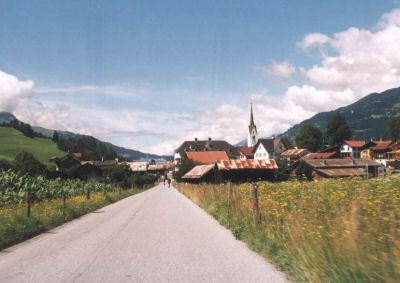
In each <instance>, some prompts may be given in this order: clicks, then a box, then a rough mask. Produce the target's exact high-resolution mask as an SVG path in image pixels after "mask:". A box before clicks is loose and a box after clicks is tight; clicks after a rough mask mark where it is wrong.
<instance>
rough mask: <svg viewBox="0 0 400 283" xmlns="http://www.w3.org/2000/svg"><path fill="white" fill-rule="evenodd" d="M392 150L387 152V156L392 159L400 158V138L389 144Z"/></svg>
mask: <svg viewBox="0 0 400 283" xmlns="http://www.w3.org/2000/svg"><path fill="white" fill-rule="evenodd" d="M389 148H390V150H391V151H389V152H387V153H386V154H387V158H388V160H390V161H395V160H400V140H398V141H396V142H393V143H392V144H391V145H390V146H389Z"/></svg>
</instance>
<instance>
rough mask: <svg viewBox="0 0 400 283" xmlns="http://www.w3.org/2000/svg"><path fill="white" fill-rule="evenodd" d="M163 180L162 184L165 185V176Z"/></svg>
mask: <svg viewBox="0 0 400 283" xmlns="http://www.w3.org/2000/svg"><path fill="white" fill-rule="evenodd" d="M163 182H164V186H165V176H163Z"/></svg>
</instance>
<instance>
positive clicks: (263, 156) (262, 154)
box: [254, 143, 269, 160]
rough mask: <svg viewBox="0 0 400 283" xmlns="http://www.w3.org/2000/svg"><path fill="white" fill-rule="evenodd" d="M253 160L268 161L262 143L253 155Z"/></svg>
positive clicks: (266, 152) (267, 155)
mask: <svg viewBox="0 0 400 283" xmlns="http://www.w3.org/2000/svg"><path fill="white" fill-rule="evenodd" d="M254 159H256V160H264V159H269V154H268V151H267V150H266V149H265V147H264V146H263V145H262V143H260V144H259V145H258V147H257V149H256V152H255V153H254Z"/></svg>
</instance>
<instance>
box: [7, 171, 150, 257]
mask: <svg viewBox="0 0 400 283" xmlns="http://www.w3.org/2000/svg"><path fill="white" fill-rule="evenodd" d="M148 187H150V185H147V186H146V187H145V188H144V189H134V188H131V189H128V190H119V189H116V188H115V187H114V186H112V185H109V184H102V183H94V182H84V181H80V180H63V181H57V180H47V179H46V178H44V177H41V176H39V177H30V176H27V175H23V176H21V175H18V174H17V173H14V172H12V171H11V170H10V171H6V172H4V171H2V170H0V250H1V249H3V248H5V247H7V246H10V245H12V244H15V243H18V242H21V241H23V240H25V239H28V238H30V237H32V236H35V235H37V234H39V233H41V232H44V231H47V230H49V229H51V228H53V227H56V226H58V225H60V224H62V223H64V222H66V221H69V220H71V219H74V218H76V217H79V216H81V215H84V214H86V213H88V212H90V211H93V210H96V209H98V208H101V207H103V206H105V205H108V204H110V203H113V202H115V201H118V200H120V199H123V198H125V197H128V196H131V195H134V194H137V193H139V192H142V191H143V190H145V189H147V188H148ZM28 189H30V193H31V201H32V203H31V216H30V217H27V212H26V207H25V203H26V194H27V191H28ZM87 189H89V191H90V196H89V199H87V195H86V193H87ZM63 193H65V194H66V200H65V206H64V202H63V198H62V196H63Z"/></svg>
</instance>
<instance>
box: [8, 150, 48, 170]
mask: <svg viewBox="0 0 400 283" xmlns="http://www.w3.org/2000/svg"><path fill="white" fill-rule="evenodd" d="M12 166H13V169H14V170H15V171H17V172H19V173H21V174H29V175H32V176H37V175H43V174H45V173H46V166H45V165H44V164H42V163H41V162H40V161H39V160H37V159H36V157H35V156H33V154H32V153H30V152H25V151H22V152H20V153H18V154H17V155H16V156H15V158H14V161H13V163H12Z"/></svg>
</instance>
